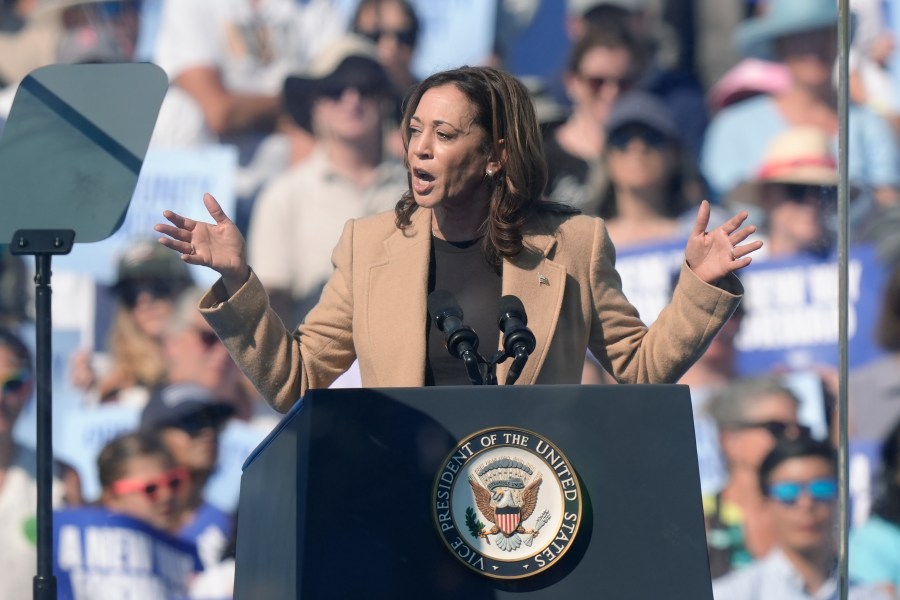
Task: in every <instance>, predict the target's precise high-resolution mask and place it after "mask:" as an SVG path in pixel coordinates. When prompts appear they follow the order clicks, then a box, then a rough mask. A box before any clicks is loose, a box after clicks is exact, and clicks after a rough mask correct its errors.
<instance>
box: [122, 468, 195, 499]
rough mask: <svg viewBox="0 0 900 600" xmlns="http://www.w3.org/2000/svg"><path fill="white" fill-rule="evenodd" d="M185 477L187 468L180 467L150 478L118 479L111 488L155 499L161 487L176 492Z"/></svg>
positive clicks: (186, 476) (123, 492)
mask: <svg viewBox="0 0 900 600" xmlns="http://www.w3.org/2000/svg"><path fill="white" fill-rule="evenodd" d="M187 478H188V472H187V469H185V468H182V467H180V468H177V469H172V470H170V471H167V472H166V473H164V474H163V475H160V476H159V477H154V478H151V479H120V480H119V481H117V482H115V483H114V484H113V485H112V490H113V492H115V493H116V494H131V493H134V492H141V493H142V494H144V495H145V496H147V498H149V499H150V500H154V501H155V500H156V498H157V496H158V495H159V491H160V490H161V489H162V488H164V487H167V488H169V490H170V491H172V492H177V491H178V489H179V488H181V486H182V485H184V482H185V481H187Z"/></svg>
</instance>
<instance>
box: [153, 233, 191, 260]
mask: <svg viewBox="0 0 900 600" xmlns="http://www.w3.org/2000/svg"><path fill="white" fill-rule="evenodd" d="M159 243H160V244H162V245H163V246H165V247H166V248H171V249H172V250H174V251H175V252H180V253H181V254H184V255H186V256H188V255H191V254H194V248H193V246H191V244H190V242H182V241H180V240H174V239H172V238H167V237H161V238H159Z"/></svg>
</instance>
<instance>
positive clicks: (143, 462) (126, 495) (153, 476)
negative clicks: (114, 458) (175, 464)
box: [103, 455, 186, 529]
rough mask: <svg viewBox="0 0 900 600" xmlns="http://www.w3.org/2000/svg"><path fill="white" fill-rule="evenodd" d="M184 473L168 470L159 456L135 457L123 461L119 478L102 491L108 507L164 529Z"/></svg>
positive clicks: (175, 506) (104, 502) (176, 499)
mask: <svg viewBox="0 0 900 600" xmlns="http://www.w3.org/2000/svg"><path fill="white" fill-rule="evenodd" d="M185 483H186V482H185V480H184V476H183V475H181V474H180V473H178V472H176V471H174V470H171V469H169V465H168V464H167V462H166V460H165V459H164V458H163V457H162V456H157V455H147V456H135V457H133V458H130V459H128V460H127V461H125V469H124V474H123V475H122V477H121V478H120V479H119V480H118V481H116V482H114V483H113V485H112V486H111V488H110V489H106V490H104V491H103V505H104V506H106V507H107V508H108V509H110V510H112V511H115V512H119V513H123V514H126V515H129V516H131V517H134V518H136V519H140V520H141V521H144V522H146V523H149V524H151V525H153V526H154V527H158V528H159V529H168V528H169V527H170V526H171V525H172V524H173V520H174V518H175V511H176V508H177V506H178V501H179V494H178V493H179V490H181V489H182V488H183V486H184V484H185Z"/></svg>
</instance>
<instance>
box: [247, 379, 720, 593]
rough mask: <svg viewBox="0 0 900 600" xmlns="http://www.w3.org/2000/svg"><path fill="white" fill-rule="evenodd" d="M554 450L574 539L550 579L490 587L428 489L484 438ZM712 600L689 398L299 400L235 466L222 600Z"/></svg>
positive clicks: (615, 392) (426, 393) (386, 393)
mask: <svg viewBox="0 0 900 600" xmlns="http://www.w3.org/2000/svg"><path fill="white" fill-rule="evenodd" d="M501 426H508V427H518V428H523V429H527V430H530V431H534V432H535V433H537V434H539V435H541V436H543V437H545V438H547V439H549V440H552V441H553V443H555V444H556V445H557V446H558V447H559V449H560V450H562V452H563V453H564V454H565V455H566V456H567V457H568V459H569V461H570V462H571V464H572V465H573V466H574V468H575V469H576V470H577V475H578V478H579V480H580V483H581V487H582V494H583V499H584V500H583V502H584V505H583V508H582V525H581V529H580V531H579V532H578V535H577V538H576V539H575V541H574V542H573V545H572V547H571V549H570V550H569V551H568V552H567V553H566V554H565V555H564V556H562V557H561V558H559V562H558V564H556V565H555V566H553V567H552V568H550V569H548V570H546V571H544V572H541V573H539V574H537V575H534V576H532V577H529V578H525V579H515V580H495V579H490V578H488V577H485V576H484V575H481V574H479V573H476V572H474V571H472V570H470V569H468V568H466V567H465V566H464V565H463V564H462V563H461V562H460V561H458V560H457V559H456V557H454V556H453V555H452V554H451V553H450V550H449V549H448V548H447V547H446V546H445V545H444V544H443V542H442V540H441V539H440V537H439V535H438V533H437V532H436V530H435V525H434V521H433V516H432V499H431V492H432V485H433V483H434V478H435V475H436V474H437V473H438V471H439V470H440V468H441V466H442V464H443V461H444V459H445V458H446V456H447V454H448V452H450V451H451V450H452V449H453V448H454V446H455V445H456V444H457V442H458V441H459V440H461V439H464V438H466V437H468V436H470V435H472V434H473V433H475V432H477V431H480V430H483V429H485V428H489V427H501ZM363 597H365V598H413V597H415V598H433V599H441V598H448V599H449V598H468V599H479V598H492V599H493V598H497V599H500V598H528V599H533V598H541V599H550V598H554V599H557V598H565V597H591V598H610V599H616V600H627V599H631V598H633V599H636V600H637V599H640V600H645V599H647V598H667V599H681V598H683V599H685V600H711V599H712V591H711V586H710V576H709V565H708V558H707V552H706V538H705V534H704V527H703V513H702V504H701V497H700V479H699V473H698V467H697V453H696V445H695V441H694V430H693V418H692V413H691V403H690V396H689V392H688V388H687V387H686V386H676V385H671V386H667V385H658V386H654V385H633V386H629V385H610V386H574V385H573V386H510V387H505V386H500V387H492V386H490V387H489V386H472V387H444V388H404V389H359V390H346V389H342V390H312V391H310V392H309V393H308V394H307V396H306V397H305V398H304V400H303V402H302V406H300V405H298V406H297V407H295V408H294V410H292V411H291V412H290V413H289V414H288V415H287V416H286V417H285V419H284V420H283V421H282V422H281V424H280V425H279V426H278V427H277V428H276V429H275V430H274V431H273V432H272V434H271V435H270V436H269V437H268V438H267V439H266V440H265V441H264V442H263V444H261V445H260V447H259V448H258V449H257V450H256V451H255V452H254V454H253V455H252V456H251V457H250V459H248V461H247V464H246V465H245V469H244V474H243V478H242V482H241V500H240V506H239V515H238V543H237V576H236V584H235V598H237V599H239V600H247V599H251V598H252V599H256V598H266V599H277V598H314V599H319V598H363Z"/></svg>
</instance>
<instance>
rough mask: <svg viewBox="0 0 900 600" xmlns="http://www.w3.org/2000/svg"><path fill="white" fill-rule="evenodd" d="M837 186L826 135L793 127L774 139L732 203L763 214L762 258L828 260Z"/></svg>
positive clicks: (731, 197)
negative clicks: (831, 220)
mask: <svg viewBox="0 0 900 600" xmlns="http://www.w3.org/2000/svg"><path fill="white" fill-rule="evenodd" d="M837 183H838V172H837V162H836V160H835V159H834V156H833V154H832V152H831V148H830V145H829V140H828V136H827V135H825V133H824V132H822V131H821V130H820V129H818V128H815V127H794V128H791V129H788V130H786V131H784V132H782V133H780V134H778V135H777V136H775V137H774V138H773V139H772V141H771V143H770V144H769V147H768V150H767V151H766V156H765V158H764V159H763V162H762V165H761V166H760V167H759V170H758V171H757V173H756V175H755V176H754V178H753V179H752V180H751V181H750V182H748V183H744V184H742V185H741V186H739V187H738V188H736V189H735V191H734V192H733V193H732V195H731V196H730V198H729V201H730V202H731V203H732V204H733V205H735V206H737V205H740V206H743V207H747V208H749V209H750V210H751V211H753V210H756V211H758V212H760V213H761V214H760V215H759V219H760V221H761V223H760V229H759V235H760V236H762V237H763V238H764V239H765V240H766V244H765V246H766V249H767V251H766V253H765V254H764V256H768V257H769V258H781V257H790V256H797V255H801V256H803V255H805V256H813V257H828V256H830V255H832V254H833V252H834V251H835V248H834V246H835V242H836V232H835V231H833V228H832V227H830V226H829V225H828V216H829V215H831V214H833V213H834V210H835V206H836V203H837Z"/></svg>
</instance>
